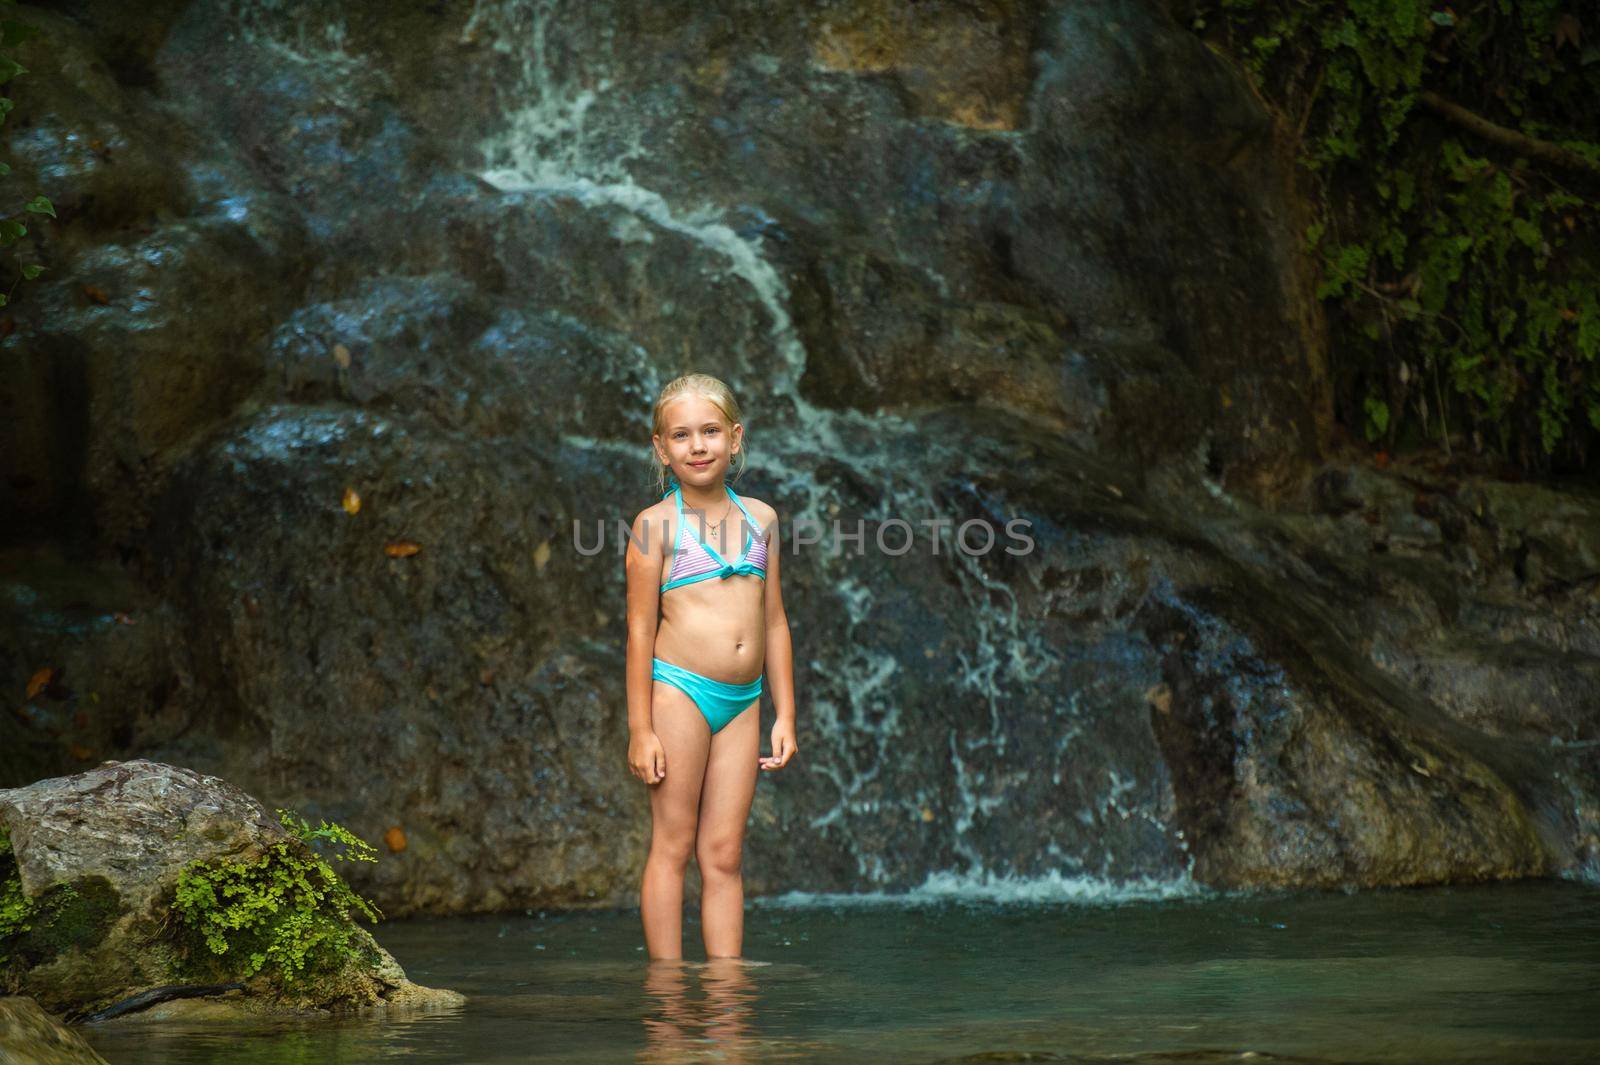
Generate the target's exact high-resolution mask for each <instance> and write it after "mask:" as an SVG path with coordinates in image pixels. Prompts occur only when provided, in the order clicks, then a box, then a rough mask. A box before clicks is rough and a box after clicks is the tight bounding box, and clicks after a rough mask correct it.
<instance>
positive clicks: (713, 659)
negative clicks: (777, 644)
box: [655, 573, 767, 684]
mask: <svg viewBox="0 0 1600 1065" xmlns="http://www.w3.org/2000/svg"><path fill="white" fill-rule="evenodd" d="M765 589H766V584H765V582H764V581H762V580H761V578H760V577H755V576H751V575H750V574H745V573H742V574H737V575H735V576H732V577H728V578H727V579H719V578H715V577H713V578H712V579H710V580H706V581H697V582H696V583H694V584H686V585H684V586H683V587H681V588H673V589H670V590H669V591H668V592H667V593H666V594H664V595H663V596H662V597H661V624H660V625H658V626H657V627H656V646H655V656H656V657H657V658H660V659H663V660H665V661H667V662H671V663H673V664H674V665H678V666H682V667H683V668H684V669H688V670H693V671H694V672H696V673H698V674H700V675H701V676H703V677H709V678H711V679H712V680H720V681H724V682H726V683H728V684H748V683H749V682H750V681H752V680H755V679H756V678H757V677H759V676H760V675H761V669H762V666H763V664H764V663H765V661H766V656H767V628H766V617H765V614H766V611H765V609H764V607H765V603H766V600H765V598H764V596H765Z"/></svg>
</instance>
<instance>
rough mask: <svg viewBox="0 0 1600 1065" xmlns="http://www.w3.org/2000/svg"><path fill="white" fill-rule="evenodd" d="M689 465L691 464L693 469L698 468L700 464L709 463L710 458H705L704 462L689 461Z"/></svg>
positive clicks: (705, 464)
mask: <svg viewBox="0 0 1600 1065" xmlns="http://www.w3.org/2000/svg"><path fill="white" fill-rule="evenodd" d="M689 465H691V466H693V467H694V468H695V469H697V470H698V469H699V468H700V467H702V466H709V465H711V460H710V459H706V460H705V461H704V462H691V463H689Z"/></svg>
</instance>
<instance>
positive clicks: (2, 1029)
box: [0, 995, 106, 1065]
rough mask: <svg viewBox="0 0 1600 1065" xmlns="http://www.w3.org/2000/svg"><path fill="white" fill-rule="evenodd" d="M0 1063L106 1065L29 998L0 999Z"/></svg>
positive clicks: (90, 1048)
mask: <svg viewBox="0 0 1600 1065" xmlns="http://www.w3.org/2000/svg"><path fill="white" fill-rule="evenodd" d="M0 1061H3V1062H18V1063H19V1065H20V1063H22V1062H26V1063H27V1065H106V1059H105V1058H102V1057H101V1056H100V1055H99V1054H96V1053H95V1052H94V1048H92V1047H91V1046H89V1044H88V1043H86V1042H84V1040H83V1036H81V1035H79V1034H78V1033H77V1032H74V1031H73V1030H72V1029H71V1028H68V1027H66V1026H65V1025H63V1024H61V1023H60V1022H59V1021H57V1020H56V1019H55V1018H54V1017H52V1016H50V1015H49V1014H48V1013H46V1012H45V1011H44V1010H42V1009H40V1008H39V1004H38V1003H37V1002H35V1001H33V999H31V998H24V997H22V996H19V995H14V996H10V997H3V998H0Z"/></svg>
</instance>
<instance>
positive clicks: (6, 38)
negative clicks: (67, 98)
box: [0, 0, 56, 307]
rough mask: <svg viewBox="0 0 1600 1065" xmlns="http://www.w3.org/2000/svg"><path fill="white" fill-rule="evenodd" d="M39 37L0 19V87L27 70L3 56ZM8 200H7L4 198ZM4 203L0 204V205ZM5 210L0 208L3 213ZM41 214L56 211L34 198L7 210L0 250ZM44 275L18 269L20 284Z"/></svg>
mask: <svg viewBox="0 0 1600 1065" xmlns="http://www.w3.org/2000/svg"><path fill="white" fill-rule="evenodd" d="M15 6H16V3H15V0H0V8H7V7H15ZM37 36H39V28H38V27H37V26H32V25H29V24H28V23H26V22H19V21H17V20H16V19H0V85H4V84H5V83H7V82H9V81H10V80H11V79H12V78H14V77H16V76H17V75H18V74H26V73H27V72H28V70H27V68H26V67H24V66H23V65H22V64H21V63H18V62H17V61H16V60H15V59H13V58H12V57H11V56H10V55H8V54H7V53H8V52H9V51H10V50H11V49H13V48H15V47H16V46H17V45H19V44H21V43H23V42H24V41H28V40H32V39H33V38H35V37H37ZM12 106H13V105H12V102H11V98H10V97H7V96H0V123H4V122H5V120H6V116H7V115H9V114H10V113H11V108H12ZM9 173H11V168H10V167H9V166H7V165H6V164H4V163H0V177H4V176H5V175H7V174H9ZM6 199H9V196H8V197H6ZM3 202H5V200H0V203H3ZM4 209H5V208H0V210H4ZM28 214H43V215H49V216H50V217H51V218H54V217H55V216H56V209H55V207H54V205H52V204H51V203H50V201H49V200H48V199H46V198H45V197H43V196H35V197H33V199H31V200H29V201H28V202H27V203H25V204H23V205H22V207H21V208H20V209H11V210H9V211H8V213H7V214H5V215H4V216H0V248H5V247H9V246H10V245H12V244H15V243H16V242H17V241H19V240H21V239H22V238H23V237H25V236H27V235H28V227H27V226H26V225H25V224H23V222H22V221H21V219H22V217H23V216H24V215H28ZM43 272H44V267H43V266H40V265H39V264H38V263H24V264H23V265H22V266H21V267H20V268H19V273H20V274H21V279H22V280H27V281H32V280H33V279H34V278H36V277H38V276H39V275H40V274H41V273H43ZM16 287H17V283H16V282H12V285H11V288H10V289H9V290H8V291H6V292H4V293H0V307H4V306H5V305H6V304H7V303H9V302H10V301H11V294H12V293H13V292H15V291H16Z"/></svg>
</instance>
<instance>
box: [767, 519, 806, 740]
mask: <svg viewBox="0 0 1600 1065" xmlns="http://www.w3.org/2000/svg"><path fill="white" fill-rule="evenodd" d="M782 555H783V551H782V549H781V548H780V546H779V543H778V522H777V512H776V511H774V512H773V522H772V538H771V539H770V540H769V541H768V542H767V589H766V596H767V599H766V614H767V661H766V674H767V690H768V691H770V692H771V693H772V705H773V707H774V708H775V709H776V710H777V713H778V720H777V721H776V722H774V723H773V726H772V754H771V755H770V756H768V757H766V758H762V759H761V768H762V769H782V768H783V767H784V766H786V765H788V764H789V759H790V758H793V757H794V756H795V754H796V752H798V751H799V745H798V744H797V743H796V742H795V724H794V647H793V645H792V642H791V641H790V638H789V615H787V614H785V613H784V611H783V584H782V581H781V579H780V576H779V573H778V569H779V565H778V560H779V558H780V557H781V556H782Z"/></svg>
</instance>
